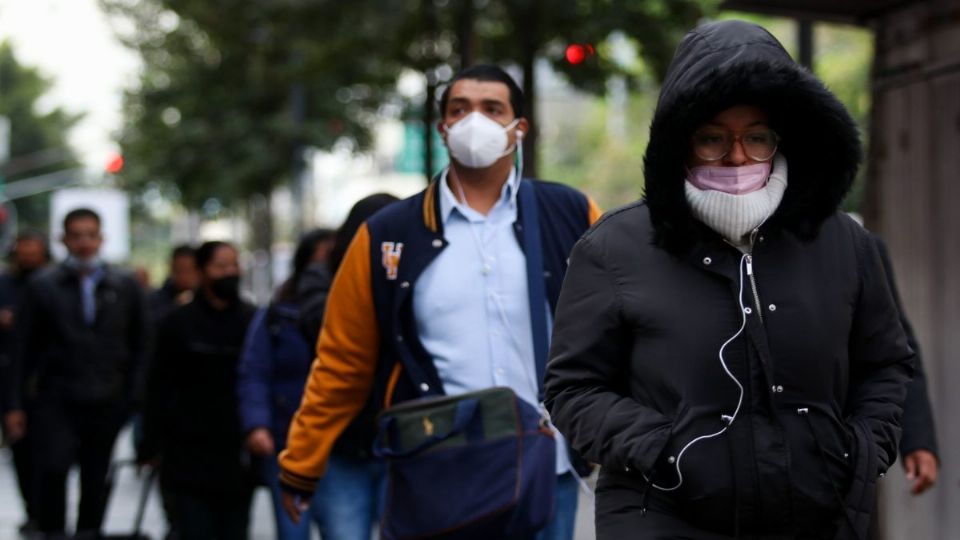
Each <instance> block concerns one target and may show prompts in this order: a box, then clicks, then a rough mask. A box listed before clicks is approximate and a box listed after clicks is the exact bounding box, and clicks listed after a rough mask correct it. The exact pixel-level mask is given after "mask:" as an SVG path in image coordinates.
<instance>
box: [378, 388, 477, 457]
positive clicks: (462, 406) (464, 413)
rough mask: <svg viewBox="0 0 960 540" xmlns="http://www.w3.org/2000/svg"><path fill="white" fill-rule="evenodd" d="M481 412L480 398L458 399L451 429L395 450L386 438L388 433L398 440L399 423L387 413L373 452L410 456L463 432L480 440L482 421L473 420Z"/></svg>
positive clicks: (391, 437)
mask: <svg viewBox="0 0 960 540" xmlns="http://www.w3.org/2000/svg"><path fill="white" fill-rule="evenodd" d="M479 413H480V400H478V399H476V398H473V399H464V400H461V401H458V402H457V406H456V410H455V412H454V417H453V425H451V426H450V429H449V430H447V431H446V432H444V433H434V434H433V435H431V436H429V437H427V438H425V439H424V440H423V441H421V442H420V444H418V445H416V446H414V447H413V448H411V449H409V450H395V449H393V448H391V447H390V446H389V444H388V443H387V441H386V440H385V439H386V437H387V434H389V437H390V439H391V440H394V441H396V440H397V439H398V436H397V435H398V434H397V432H396V431H397V423H396V417H394V416H391V415H385V416H384V417H382V418H381V419H380V429H378V430H377V435H376V438H375V439H374V441H373V453H374V455H376V456H377V457H381V458H383V457H388V458H402V457H408V456H412V455H414V454H417V453H420V452H422V451H423V450H426V449H427V448H429V447H431V446H434V445H436V444H439V443H441V442H443V441H446V440H447V439H450V438H452V437H455V436H457V435H460V434H461V433H465V434H466V435H467V440H469V441H474V440H480V439H482V438H483V426H482V424H481V422H474V421H473V419H474V418H475V417H476V416H477V415H478V414H479Z"/></svg>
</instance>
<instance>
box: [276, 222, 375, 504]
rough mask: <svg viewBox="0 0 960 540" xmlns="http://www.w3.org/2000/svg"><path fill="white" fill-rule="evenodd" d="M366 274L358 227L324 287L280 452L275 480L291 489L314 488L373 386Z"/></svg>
mask: <svg viewBox="0 0 960 540" xmlns="http://www.w3.org/2000/svg"><path fill="white" fill-rule="evenodd" d="M370 272H371V270H370V231H369V230H368V229H367V225H366V224H363V225H362V226H361V227H360V229H359V230H358V231H357V234H356V236H354V238H353V241H352V242H351V243H350V247H349V248H347V252H346V254H345V255H344V258H343V262H342V263H341V265H340V269H339V270H338V272H337V275H336V277H335V278H334V280H333V285H332V286H331V288H330V295H329V297H328V298H327V307H326V312H325V314H324V322H323V328H322V330H321V331H320V338H319V340H318V341H317V356H316V359H315V360H314V361H313V367H312V368H311V369H310V375H309V377H308V378H307V383H306V387H305V389H304V393H303V399H302V400H301V402H300V408H299V409H298V410H297V413H296V414H295V415H294V417H293V421H292V422H291V424H290V434H289V436H288V437H287V447H286V449H285V450H284V451H283V452H281V454H280V482H281V483H282V484H284V485H285V486H287V487H289V488H292V489H294V490H296V491H301V492H308V493H309V492H312V491H313V490H314V486H315V485H316V482H317V480H318V479H319V478H320V477H321V476H322V475H323V472H324V470H325V469H326V464H327V460H328V458H329V457H330V452H331V450H332V448H333V444H334V443H335V442H336V441H337V438H338V437H339V436H340V434H341V433H342V432H343V430H345V429H346V428H347V426H348V425H349V424H350V422H351V421H352V420H353V419H354V417H356V416H357V414H359V413H360V411H361V410H362V409H363V406H364V405H365V404H366V402H367V398H368V397H369V395H370V391H371V389H372V387H373V382H374V376H375V372H376V364H377V354H378V352H377V351H378V350H379V329H378V327H377V319H376V313H375V311H374V305H373V291H372V290H371V274H370Z"/></svg>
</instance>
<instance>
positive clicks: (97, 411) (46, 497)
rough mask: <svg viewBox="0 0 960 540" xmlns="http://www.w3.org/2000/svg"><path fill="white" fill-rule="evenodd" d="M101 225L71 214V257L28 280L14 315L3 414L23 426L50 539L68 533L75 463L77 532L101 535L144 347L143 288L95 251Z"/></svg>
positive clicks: (82, 211) (66, 227)
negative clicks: (113, 463) (117, 445)
mask: <svg viewBox="0 0 960 540" xmlns="http://www.w3.org/2000/svg"><path fill="white" fill-rule="evenodd" d="M100 231H101V222H100V216H99V215H98V214H97V213H96V212H94V211H93V210H91V209H89V208H77V209H75V210H71V211H70V212H69V213H67V215H66V216H65V217H64V219H63V244H64V246H66V248H67V252H68V254H69V255H68V257H67V259H66V260H65V261H64V262H63V263H61V264H58V265H55V266H52V267H50V268H48V269H46V270H43V271H42V272H40V273H39V274H38V275H37V276H35V277H33V278H31V279H30V282H29V283H28V284H27V285H26V288H25V289H24V291H23V298H22V300H21V302H20V304H19V311H18V313H17V315H18V317H17V320H16V332H15V339H14V347H13V353H12V354H11V360H12V361H11V367H12V373H11V374H10V375H9V377H8V380H10V381H12V384H11V385H10V387H11V393H10V395H9V396H8V397H7V400H8V402H7V411H8V412H7V414H6V415H5V420H6V423H7V427H8V428H10V429H11V430H20V432H21V433H24V432H29V438H30V447H31V452H30V455H31V457H32V458H33V470H34V474H35V475H36V476H35V477H34V479H35V484H34V487H35V488H36V492H35V493H34V495H33V496H32V497H33V501H34V502H36V515H37V521H38V524H39V528H40V531H41V532H43V533H44V534H45V535H46V537H47V538H58V537H60V536H62V535H63V534H65V528H66V527H65V525H66V523H65V521H66V495H67V494H66V484H67V473H68V472H69V470H70V468H71V466H73V465H74V464H75V463H77V464H79V466H80V504H79V509H78V512H77V525H76V531H77V538H96V537H98V536H99V533H100V526H101V524H102V522H103V515H104V511H105V509H106V504H107V500H108V495H109V493H108V487H107V483H106V477H107V470H108V468H109V465H110V458H111V455H112V453H113V446H114V442H115V441H116V439H117V435H118V433H119V432H120V428H121V427H122V426H123V424H124V423H125V422H126V420H127V418H128V416H129V413H130V411H131V409H132V407H133V404H134V400H135V395H134V394H135V384H134V381H136V380H137V379H138V377H139V375H138V374H139V372H140V369H141V366H143V359H144V356H145V354H146V351H147V348H148V347H149V341H150V339H149V338H150V327H149V324H148V320H147V319H148V317H147V313H146V299H145V297H144V294H143V291H142V290H141V288H140V285H139V284H138V283H137V282H136V280H134V278H133V276H132V275H131V274H129V273H128V272H124V271H122V270H119V269H117V268H115V267H113V266H112V265H110V264H107V263H105V262H104V261H103V260H102V259H101V258H100V256H99V253H100V247H101V245H102V244H103V236H102V235H101V232H100ZM28 408H29V416H28V415H27V412H28ZM27 420H29V423H28V422H27Z"/></svg>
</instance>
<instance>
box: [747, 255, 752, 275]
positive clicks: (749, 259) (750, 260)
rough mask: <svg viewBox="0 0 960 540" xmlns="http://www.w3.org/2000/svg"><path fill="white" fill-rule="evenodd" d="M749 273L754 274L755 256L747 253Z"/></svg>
mask: <svg viewBox="0 0 960 540" xmlns="http://www.w3.org/2000/svg"><path fill="white" fill-rule="evenodd" d="M747 275H748V276H752V275H753V256H752V255H747Z"/></svg>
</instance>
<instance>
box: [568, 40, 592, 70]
mask: <svg viewBox="0 0 960 540" xmlns="http://www.w3.org/2000/svg"><path fill="white" fill-rule="evenodd" d="M594 53H596V50H594V48H593V45H590V44H589V43H571V44H570V45H567V50H566V51H565V52H564V57H565V58H566V59H567V63H569V64H571V65H574V66H575V65H577V64H582V63H583V62H584V61H585V60H586V59H587V58H589V57H591V56H593V55H594Z"/></svg>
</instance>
